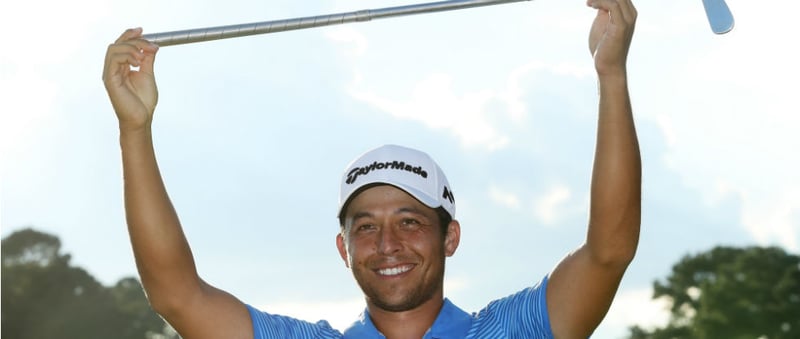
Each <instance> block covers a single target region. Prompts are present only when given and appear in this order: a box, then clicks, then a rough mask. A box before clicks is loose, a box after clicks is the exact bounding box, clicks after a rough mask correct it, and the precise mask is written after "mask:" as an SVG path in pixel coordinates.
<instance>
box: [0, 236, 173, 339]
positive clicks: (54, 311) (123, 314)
mask: <svg viewBox="0 0 800 339" xmlns="http://www.w3.org/2000/svg"><path fill="white" fill-rule="evenodd" d="M69 261H70V256H69V255H68V254H62V253H61V241H60V240H59V239H58V238H57V237H56V236H53V235H50V234H46V233H41V232H38V231H35V230H33V229H30V228H29V229H24V230H20V231H17V232H14V233H12V234H10V235H9V236H7V237H6V238H4V239H3V241H2V263H3V266H2V273H1V276H2V337H3V338H16V339H25V338H65V339H68V338H124V339H128V338H131V339H133V338H135V339H144V338H145V337H146V335H148V333H149V334H153V333H161V332H162V331H164V321H163V320H162V319H161V318H160V317H158V315H157V314H155V312H153V311H152V310H151V309H150V306H149V304H148V303H147V299H146V298H145V296H144V292H143V290H142V287H141V285H140V284H139V282H138V281H137V280H136V279H134V278H124V279H122V280H120V281H119V282H118V283H117V284H116V285H115V286H113V287H110V288H106V287H104V286H103V285H101V284H100V283H99V282H98V281H97V280H95V279H94V277H92V276H91V275H90V274H89V273H87V272H86V271H85V270H83V269H82V268H79V267H72V266H70V265H69Z"/></svg>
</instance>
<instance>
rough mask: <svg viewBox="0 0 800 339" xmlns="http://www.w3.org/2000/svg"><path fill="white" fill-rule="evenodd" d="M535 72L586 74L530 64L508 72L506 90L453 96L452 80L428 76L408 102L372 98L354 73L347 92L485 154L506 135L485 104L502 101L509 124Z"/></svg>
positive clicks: (518, 114)
mask: <svg viewBox="0 0 800 339" xmlns="http://www.w3.org/2000/svg"><path fill="white" fill-rule="evenodd" d="M535 72H550V73H553V74H556V75H562V76H571V77H577V78H583V77H586V76H589V74H592V73H591V72H590V70H589V69H586V68H584V67H580V66H577V65H573V64H570V63H559V64H546V63H543V62H539V61H532V62H529V63H526V64H524V65H522V66H520V67H517V68H515V69H514V70H512V71H511V72H510V74H509V76H508V77H507V81H506V88H503V89H500V90H496V89H482V90H478V91H473V92H466V93H457V92H456V90H455V89H454V86H453V78H452V77H451V76H450V75H448V74H445V73H434V74H429V75H427V76H425V77H424V78H423V79H422V80H420V81H419V82H417V83H416V84H415V85H414V86H413V88H412V90H411V93H410V98H408V99H405V100H396V99H390V98H387V97H385V96H383V95H381V94H378V92H379V90H375V89H374V87H372V86H369V85H368V84H366V82H365V81H364V78H363V77H362V76H361V75H360V73H356V76H355V80H354V82H353V85H352V86H351V88H350V90H349V93H350V95H351V96H352V97H354V98H355V99H357V100H360V101H363V102H366V103H368V104H370V105H373V106H375V107H377V108H378V109H380V110H382V111H385V112H387V113H389V114H391V115H392V116H394V117H396V118H398V119H404V120H413V121H419V122H422V123H423V124H425V125H426V126H428V127H430V128H434V129H448V130H450V131H451V132H453V133H454V134H455V135H456V136H457V137H458V138H459V139H460V140H461V142H462V144H463V145H464V146H466V147H475V146H481V147H483V148H485V149H488V150H497V149H501V148H503V147H505V146H506V145H508V144H509V142H510V141H511V136H510V135H508V134H507V133H504V132H503V129H504V128H503V126H500V125H499V124H498V122H497V121H498V120H499V121H502V119H497V117H491V116H490V114H494V115H497V114H498V113H497V112H488V111H487V106H488V104H489V103H493V102H499V103H502V104H503V105H504V106H505V107H506V108H507V111H506V112H503V113H504V114H503V115H504V116H505V117H508V118H510V119H511V122H512V123H516V122H519V121H520V120H522V119H523V118H524V117H525V116H526V104H525V102H524V100H523V99H522V97H523V96H524V95H525V91H524V89H523V86H522V84H521V82H522V81H523V79H525V78H526V77H529V76H531V74H532V73H535Z"/></svg>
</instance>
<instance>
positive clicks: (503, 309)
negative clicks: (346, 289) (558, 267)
mask: <svg viewBox="0 0 800 339" xmlns="http://www.w3.org/2000/svg"><path fill="white" fill-rule="evenodd" d="M546 290H547V277H545V278H544V279H542V281H541V282H540V283H539V284H537V285H536V286H533V287H529V288H526V289H524V290H522V291H519V292H517V293H515V294H512V295H510V296H507V297H505V298H502V299H498V300H494V301H492V302H490V303H489V305H487V306H486V307H485V308H484V309H482V310H480V311H479V312H477V313H472V314H468V313H467V312H464V311H462V310H461V309H460V308H458V307H457V306H455V305H454V304H453V303H451V302H450V300H448V299H445V300H444V305H443V306H442V309H441V311H439V315H438V316H437V317H436V320H435V321H434V322H433V325H432V326H431V328H430V329H429V330H428V332H426V333H425V336H423V339H464V338H470V339H484V338H486V339H499V338H526V339H531V338H536V339H538V338H543V339H544V338H553V333H552V330H551V329H550V318H549V316H548V314H547V301H546V298H545V291H546ZM247 309H248V310H249V311H250V318H251V319H252V321H253V333H254V338H255V339H273V338H281V339H284V338H286V339H288V338H315V339H316V338H324V339H327V338H346V339H347V338H359V339H361V338H366V339H372V338H375V339H383V338H385V337H384V336H383V335H382V334H381V333H380V332H379V331H378V329H377V328H375V325H374V324H372V321H371V320H370V317H369V313H368V312H367V311H366V310H365V311H364V313H362V314H361V316H360V317H359V319H358V320H357V321H356V322H355V323H353V324H352V325H351V326H350V327H349V328H348V329H347V330H345V331H344V333H341V332H339V331H338V330H336V329H334V328H332V327H331V326H330V324H328V322H327V321H324V320H321V321H319V322H316V323H311V322H307V321H303V320H299V319H294V318H291V317H286V316H281V315H273V314H269V313H265V312H261V311H259V310H256V309H255V308H253V307H252V306H250V305H247Z"/></svg>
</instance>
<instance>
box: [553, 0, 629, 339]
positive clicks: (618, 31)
mask: <svg viewBox="0 0 800 339" xmlns="http://www.w3.org/2000/svg"><path fill="white" fill-rule="evenodd" d="M587 4H588V5H589V6H592V7H594V8H596V9H597V10H598V13H597V17H596V18H595V21H594V23H593V25H592V30H591V33H590V36H589V48H590V51H591V52H592V55H593V56H594V61H595V69H596V70H597V76H598V82H599V92H600V100H599V117H598V123H597V141H596V149H595V159H594V168H593V172H592V182H591V202H590V211H589V230H588V234H587V237H586V242H585V243H584V244H583V245H582V246H580V247H579V248H578V249H577V250H576V251H575V252H573V253H571V254H570V255H568V256H567V257H566V258H564V260H562V261H561V262H560V263H559V264H558V266H556V268H555V269H554V270H553V272H552V273H551V275H550V280H549V283H548V289H547V305H548V310H549V312H550V322H551V326H552V329H553V332H554V334H555V337H556V338H586V337H587V336H588V335H590V334H591V333H592V332H593V331H594V329H595V328H596V327H597V326H598V325H599V324H600V322H601V321H602V319H603V317H604V316H605V314H606V312H607V311H608V308H609V307H610V305H611V301H612V300H613V298H614V294H615V293H616V291H617V287H618V286H619V283H620V280H621V279H622V276H623V274H624V272H625V270H626V268H627V267H628V264H629V263H630V262H631V260H633V257H634V254H635V252H636V246H637V244H638V241H639V224H640V219H641V159H640V156H639V145H638V141H637V137H636V129H635V127H634V121H633V114H632V109H631V103H630V97H629V95H628V81H627V69H626V59H627V55H628V49H629V47H630V42H631V39H632V36H633V31H634V24H635V22H636V16H637V13H636V9H635V8H634V6H633V4H632V3H631V1H630V0H589V1H588V2H587Z"/></svg>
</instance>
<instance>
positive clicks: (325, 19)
mask: <svg viewBox="0 0 800 339" xmlns="http://www.w3.org/2000/svg"><path fill="white" fill-rule="evenodd" d="M520 1H530V0H449V1H440V2H431V3H421V4H414V5H406V6H396V7H386V8H379V9H365V10H360V11H355V12H345V13H337V14H328V15H318V16H310V17H302V18H293V19H283V20H275V21H263V22H254V23H249V24H239V25H229V26H218V27H208V28H197V29H188V30H181V31H173V32H165V33H153V34H145V35H144V36H143V38H144V39H145V40H148V41H150V42H152V43H155V44H157V45H159V46H171V45H181V44H188V43H193V42H202V41H210V40H219V39H228V38H237V37H242V36H249V35H256V34H267V33H275V32H283V31H290V30H297V29H304V28H312V27H319V26H329V25H338V24H343V23H349V22H357V21H369V20H372V19H381V18H390V17H397V16H404V15H412V14H422V13H432V12H442V11H450V10H456V9H463V8H472V7H481V6H490V5H499V4H505V3H511V2H520Z"/></svg>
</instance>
